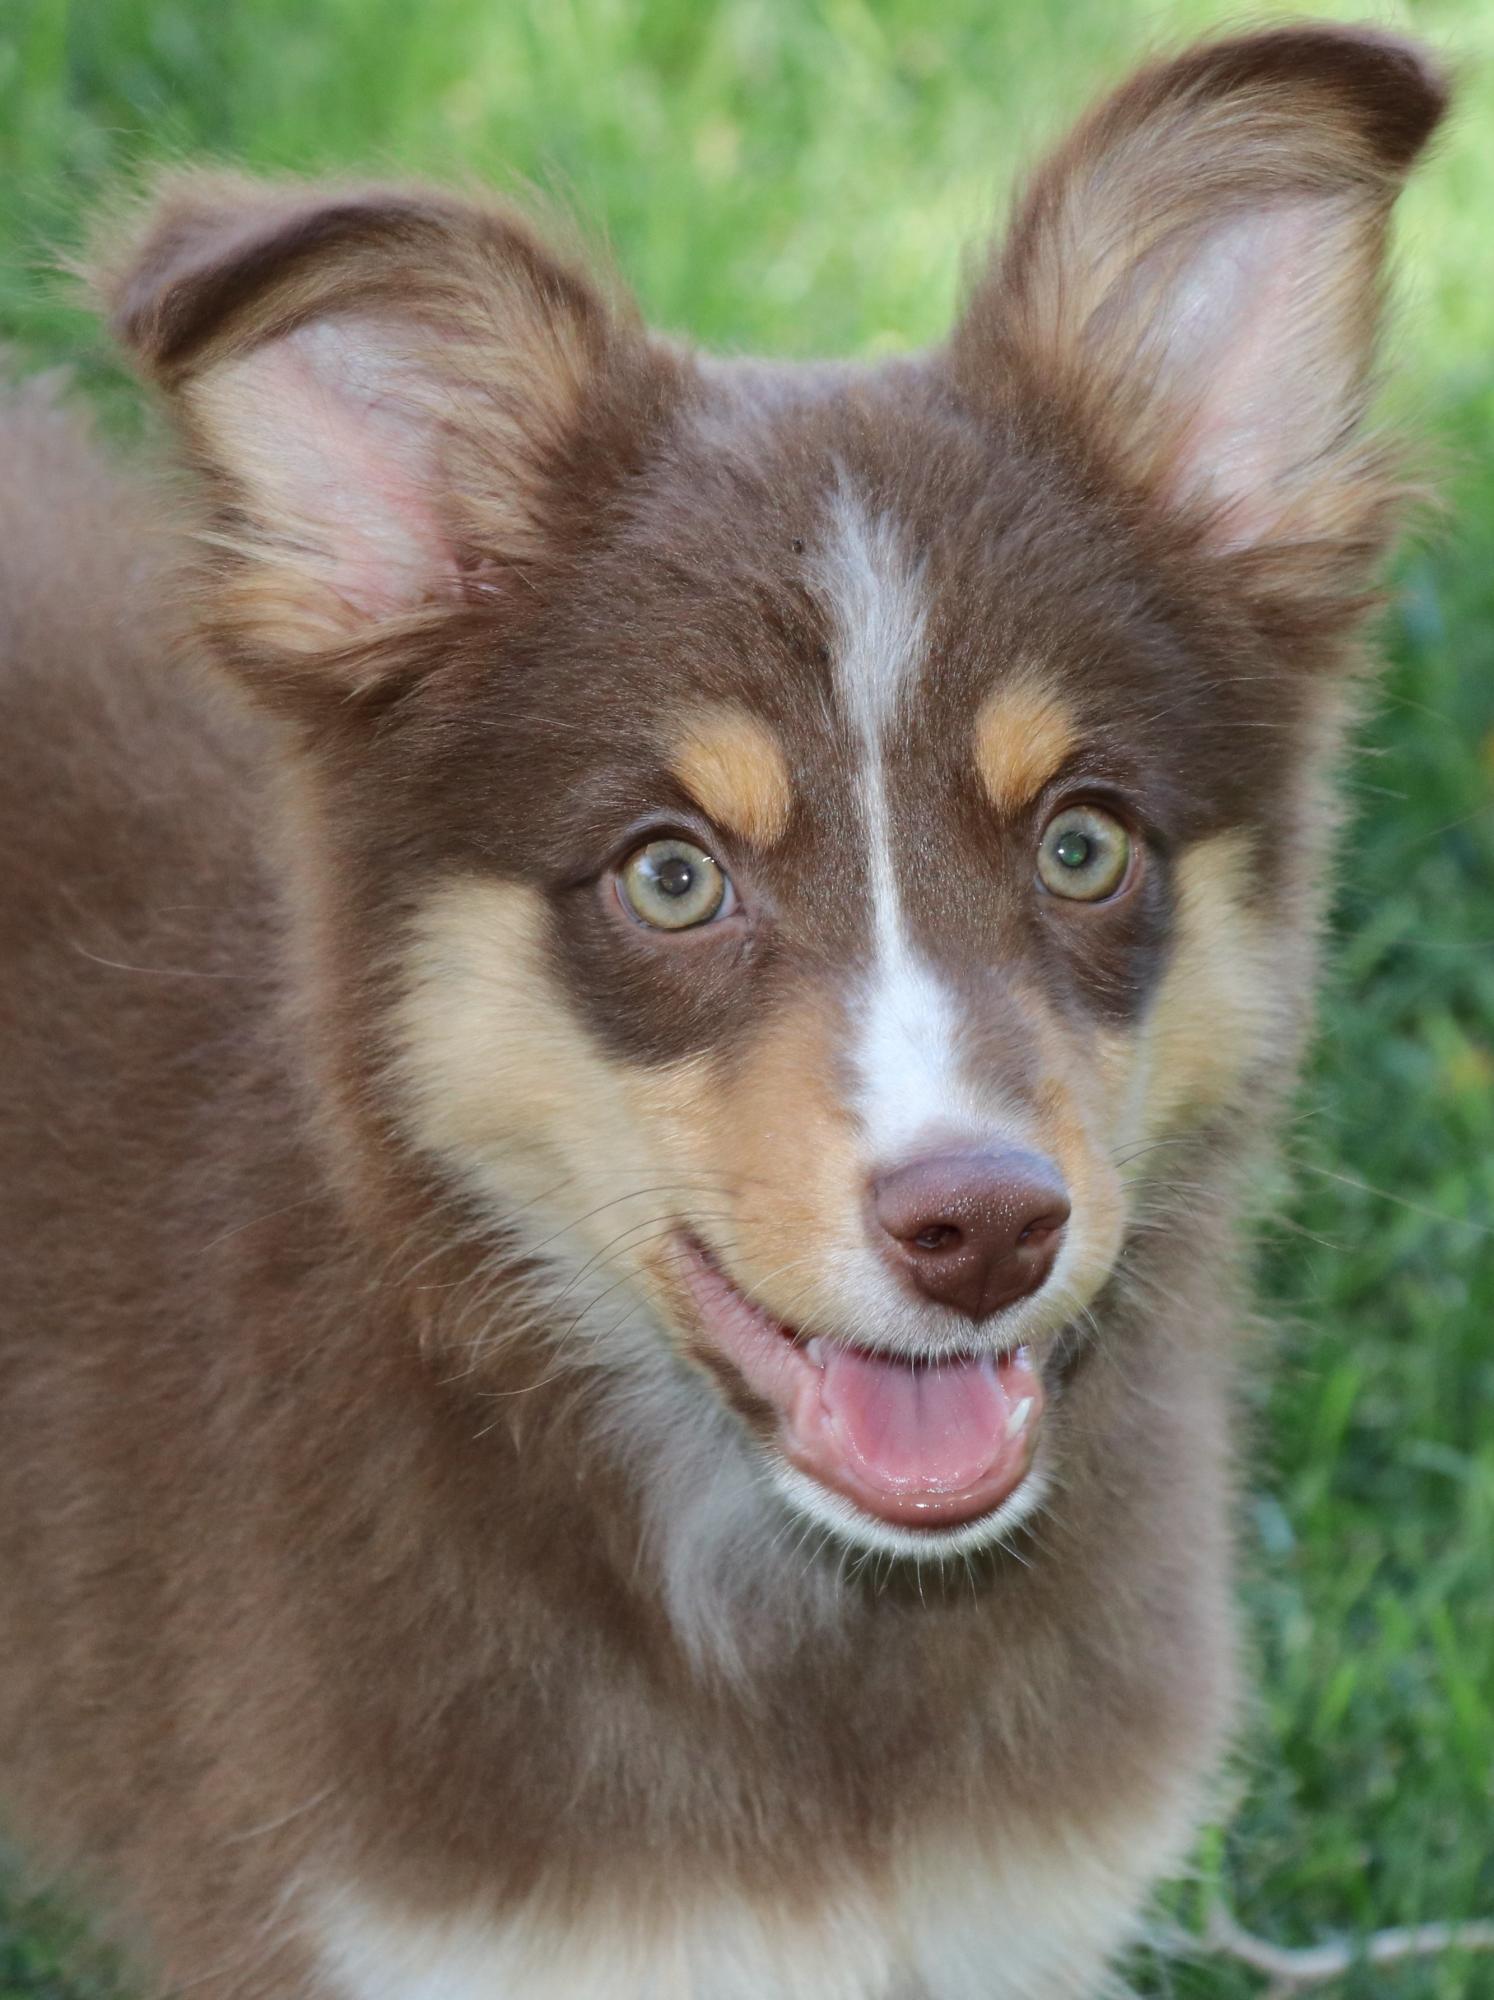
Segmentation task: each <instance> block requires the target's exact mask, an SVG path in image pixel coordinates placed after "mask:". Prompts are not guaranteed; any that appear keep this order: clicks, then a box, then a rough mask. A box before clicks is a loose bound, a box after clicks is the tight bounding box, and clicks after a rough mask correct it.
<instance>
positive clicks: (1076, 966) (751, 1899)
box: [0, 26, 1443, 2000]
mask: <svg viewBox="0 0 1494 2000" xmlns="http://www.w3.org/2000/svg"><path fill="white" fill-rule="evenodd" d="M1442 108H1443V87H1442V84H1441V81H1440V79H1439V77H1438V75H1437V73H1436V71H1435V69H1434V68H1433V67H1432V66H1431V65H1430V63H1429V62H1428V60H1427V59H1426V58H1425V57H1424V56H1423V55H1422V54H1421V53H1420V52H1419V51H1418V50H1417V49H1415V48H1413V47H1411V46H1410V45H1408V44H1406V43H1404V42H1401V41H1398V40H1395V39H1393V38H1392V37H1390V36H1387V35H1382V34H1378V33H1370V32H1363V33H1361V32H1353V31H1346V30H1342V29H1337V28H1329V27H1310V26H1309V27H1294V28H1289V29H1281V30H1276V31H1272V32H1267V33H1262V34H1259V35H1254V36H1247V37H1245V38H1243V39H1237V40H1230V41H1221V42H1216V43H1211V44H1209V45H1207V46H1204V47H1200V48H1197V49H1194V50H1192V51H1190V52H1188V53H1185V54H1184V55H1182V56H1181V57H1179V58H1177V59H1176V60H1172V61H1166V62H1163V63H1160V64H1158V65H1156V66H1154V67H1151V68H1148V69H1145V70H1143V71H1142V72H1141V73H1140V74H1139V75H1137V76H1135V77H1134V78H1133V79H1132V80H1131V81H1130V82H1129V83H1127V84H1126V85H1125V86H1124V87H1123V88H1122V89H1121V90H1120V91H1119V92H1118V93H1117V94H1116V95H1114V96H1112V97H1111V98H1109V99H1108V100H1107V101H1106V102H1104V103H1102V104H1101V105H1100V106H1099V107H1098V108H1097V109H1096V110H1095V111H1093V112H1092V113H1091V114H1090V115H1089V116H1088V117H1087V118H1086V119H1085V120H1084V121H1083V122H1082V123H1081V124H1080V126H1079V127H1078V129H1077V130H1076V131H1075V132H1074V133H1073V135H1072V136H1071V137H1070V138H1069V139H1068V140H1067V142H1066V143H1065V144H1064V145H1063V146H1062V147H1061V148H1060V149H1059V150H1058V151H1057V152H1056V153H1055V154H1054V156H1053V157H1052V158H1051V159H1050V160H1048V162H1047V163H1046V164H1045V165H1043V166H1041V167H1040V168H1039V169H1038V171H1037V172H1036V173H1035V175H1034V176H1033V177H1032V179H1031V181H1030V184H1029V185H1028V187H1027V189H1026V192H1025V193H1024V195H1023V196H1022V198H1021V200H1020V202H1019V204H1018V206H1017V209H1016V213H1015V217H1014V219H1013V222H1012V224H1011V227H1010V230H1009V231H1008V233H1007V235H1006V237H1005V239H1004V241H1003V242H1002V243H1001V244H1000V246H999V247H998V248H997V249H996V250H995V252H994V253H993V255H992V256H991V257H990V259H989V261H988V262H987V263H986V265H985V267H984V269H983V270H982V271H981V272H980V274H979V275H978V276H977V277H976V279H975V281H974V283H973V286H972V289H971V291H970V294H969V297H968V299H967V301H966V303H965V306H964V309H963V311H962V313H961V315H960V317H959V320H958V323H957V324H956V326H955V328H954V330H953V332H952V333H951V335H950V337H949V339H948V340H947V342H946V343H945V344H944V345H943V346H941V347H939V348H937V349H936V350H934V351H932V352H930V353H926V354H919V355H915V356H912V357H909V358H903V359H897V360H892V361H886V362H882V363H879V364H877V365H876V366H873V367H851V366H841V365H839V364H830V365H822V366H815V367H788V366H779V365H777V364H770V363H758V362H751V361H746V362H730V363H727V362H722V361H717V360H714V359H711V358H709V357H706V356H702V355H699V354H696V353H693V352H690V351H688V350H687V349H685V348H683V347H682V346H680V345H678V344H676V343H674V342H668V341H663V340H660V339H657V338H654V337H651V336H650V335H649V334H648V333H647V332H646V331H645V329H644V328H643V327H642V326H641V325H640V324H639V322H638V319H637V318H636V316H635V314H634V312H633V311H632V309H631V308H630V306H629V305H628V303H627V302H626V300H625V299H623V298H622V297H620V296H619V295H618V294H617V292H616V290H615V289H614V288H613V287H612V285H611V284H610V283H607V282H603V281H600V280H598V279H597V278H596V277H595V276H592V275H589V274H588V272H587V271H586V270H585V269H584V268H583V267H582V265H581V264H580V263H579V262H578V261H577V260H576V259H575V258H573V257H572V256H571V255H570V254H569V253H561V252H558V251H556V250H555V249H553V248H550V247H547V246H546V244H545V243H544V242H543V241H542V240H541V238H540V237H539V235H537V234H536V233H535V232H534V230H533V229H532V228H531V227H530V226H529V225H528V224H527V223H526V222H525V221H524V220H522V219H521V218H520V217H518V216H517V215H515V214H513V213H512V212H510V211H509V210H507V209H506V208H503V207H501V206H497V205H490V204H487V203H483V202H481V201H472V200H467V199H460V198H456V197H453V196H450V195H446V194H442V193H439V192H434V191H429V190H426V189H422V188H412V187H366V186H358V187H326V186H283V185H282V186H265V185H260V184H256V183H253V182H250V181H239V180H235V179H232V178H222V177H217V176H211V177H199V176H196V175H191V174H185V175H183V174H177V175H173V176H171V177H169V178H168V179H167V180H166V181H165V182H164V184H163V185H161V186H160V187H159V188H158V190H157V192H156V194H155V196H154V198H153V201H152V202H151V204H150V206H149V208H148V212H147V213H146V214H145V215H144V217H143V218H136V219H135V220H134V221H133V222H132V223H130V224H129V225H128V226H127V227H116V228H114V229H113V230H110V231H107V232H105V234H104V239H103V241H102V243H101V245H100V247H99V249H98V251H97V254H96V257H95V260H94V263H93V267H92V271H93V281H94V283H95V286H96V288H97V291H98V294H99V295H100V296H101V298H102V299H103V300H104V301H105V302H106V304H107V308H108V310H109V312H110V314H111V316H112V323H113V326H114V329H115V331H116V333H117V335H118V337H119V339H120V341H121V342H122V343H123V345H124V347H125V349H126V350H127V351H128V352H129V354H130V355H131V356H132V357H133V358H134V360H135V362H136V363H137V364H138V366H139V368H140V370H141V371H142V372H143V374H144V375H146V376H147V377H148V378H149V379H150V380H151V381H153V382H154V383H155V384H157V385H158V386H159V388H160V389H161V390H162V391H163V392H164V395H165V396H166V398H167V399H168V400H169V402H170V404H171V407H172V409H173V412H174V415H175V418H176V427H177V431H178V434H179V436H180V439H181V441H182V452H183V458H184V461H185V463H186V465H187V467H188V476H187V477H186V478H185V479H184V480H183V481H181V482H180V483H179V486H178V488H177V489H175V490H174V492H173V494H172V496H171V497H168V496H167V494H166V493H165V492H164V491H163V490H162V489H161V487H160V486H159V483H157V484H156V485H152V484H150V483H148V482H145V481H143V480H137V479H136V478H135V477H134V476H132V475H130V474H128V473H120V472H116V471H113V470H111V469H110V468H109V467H108V466H107V465H106V464H105V463H103V462H102V461H101V459H100V457H99V456H98V455H97V454H96V452H95V450H94V449H93V448H92V447H91V446H90V445H89V444H88V442H87V441H86V439H84V438H83V437H82V436H81V435H80V433H79V431H78V430H77V429H76V428H75V427H74V426H73V425H72V424H71V423H70V422H69V421H68V420H66V419H65V418H64V417H63V416H61V415H59V414H58V413H57V412H56V411H55V410H52V409H50V408H48V407H47V405H46V403H45V401H44V399H42V398H40V397H39V396H32V397H31V398H29V399H28V398H26V397H24V396H23V397H21V398H19V399H17V400H15V401H13V402H12V404H11V406H10V408H9V410H8V413H7V414H6V415H5V417H4V419H3V493H0V578H3V595H0V617H3V626H0V637H3V651H4V674H3V681H0V711H3V726H0V740H3V759H4V769H5V777H4V784H3V790H0V807H3V815H4V819H3V824H4V830H5V831H4V842H5V854H6V866H5V871H4V888H3V892H0V1033H3V1049H4V1057H3V1069H0V1106H3V1109H0V1186H3V1227H0V1264H3V1272H4V1282H3V1307H0V1322H3V1326H0V1330H3V1341H0V1424H3V1430H0V1436H3V1445H0V1604H3V1621H0V1774H3V1775H0V1790H3V1796H4V1811H5V1814H6V1817H7V1820H8V1823H10V1824H11V1825H12V1826H13V1828H14V1829H15V1830H16V1831H17V1832H18V1833H19V1834H20V1835H21V1836H22V1838H23V1840H24V1842H25V1843H26V1845H27V1847H28V1849H29V1850H30V1852H32V1853H33V1854H34V1855H35V1856H36V1857H37V1858H38V1860H39V1862H40V1864H41V1865H42V1866H43V1867H45V1868H49V1869H53V1870H57V1871H61V1872H62V1873H64V1874H65V1875H66V1876H68V1877H69V1878H71V1879H72V1880H73V1881H74V1882H75V1883H77V1884H80V1885H81V1886H82V1889H83V1892H84V1893H85V1894H86V1895H87V1896H88V1897H89V1898H91V1899H92V1900H93V1901H95V1902H96V1903H97V1904H98V1906H99V1907H100V1908H102V1909H104V1910H106V1911H108V1912H110V1913H111V1915H112V1921H113V1922H114V1924H115V1925H116V1927H117V1928H118V1930H119V1932H120V1933H121V1934H122V1936H123V1937H124V1938H125V1939H126V1940H127V1943H128V1945H129V1947H130V1949H131V1950H132V1951H133V1952H134V1953H135V1954H136V1955H137V1960H138V1963H139V1965H140V1966H141V1967H142V1968H143V1976H144V1977H146V1978H147V1979H148V1980H150V1981H152V1982H154V1984H153V1988H152V1990H155V1991H160V1992H163V1993H177V1992H182V1993H191V1994H192V1995H194V1996H197V2000H305V1996H325V2000H913V1997H914V1996H917V2000H1060V1996H1088V1995H1093V1994H1096V1993H1099V1992H1101V1991H1102V1990H1104V1989H1105V1987H1106V1983H1107V1980H1108V1979H1109V1977H1110V1974H1109V1972H1108V1970H1107V1968H1109V1967H1110V1966H1111V1964H1112V1962H1113V1959H1114V1956H1115V1954H1116V1952H1117V1951H1118V1950H1119V1949H1120V1948H1121V1947H1123V1945H1124V1944H1125V1942H1126V1940H1127V1938H1128V1936H1129V1935H1130V1934H1132V1932H1133V1928H1134V1923H1135V1919H1136V1915H1137V1912H1138V1909H1139V1907H1140V1906H1141V1904H1142V1902H1143V1899H1144V1897H1145V1895H1146V1892H1147V1890H1148V1887H1149V1885H1151V1884H1152V1883H1153V1882H1154V1880H1155V1879H1156V1878H1157V1877H1158V1875H1159V1874H1160V1873H1161V1872H1162V1871H1165V1870H1166V1869H1168V1868H1169V1867H1171V1866H1173V1865H1174V1864H1175V1863H1176V1862H1177V1861H1178V1859H1179V1857H1180V1856H1181V1855H1182V1853H1183V1852H1184V1850H1185V1848H1186V1845H1187V1842H1188V1840H1189V1837H1190V1833H1191V1831H1192V1829H1193V1827H1194V1826H1195V1824H1196V1822H1197V1818H1198V1816H1199V1814H1200V1812H1201V1811H1202V1810H1204V1809H1205V1808H1206V1806H1207V1803H1208V1784H1209V1778H1210V1774H1211V1772H1212V1771H1213V1770H1214V1768H1215V1766H1216V1762H1217V1759H1218V1756H1219V1754H1220V1750H1221V1745H1222V1743H1223V1740H1224V1738H1225V1736H1226V1733H1227V1730H1228V1726H1229V1720H1230V1713H1231V1677H1232V1676H1231V1651H1232V1648H1231V1638H1230V1610H1229V1605H1230V1596H1231V1586H1230V1534H1229V1513H1230V1487H1231V1442H1230V1440H1231V1433H1232V1430H1233V1427H1234V1420H1233V1417H1232V1401H1233V1395H1232V1387H1231V1383H1232V1377H1233V1376H1234V1375H1235V1373H1236V1372H1237V1369H1238V1357H1239V1349H1240V1341H1241V1335H1242V1327H1243V1325H1244V1322H1245V1318H1246V1309H1245V1306H1244V1304H1243V1299H1242V1289H1241V1284H1240V1277H1239V1268H1238V1267H1239V1264H1240V1255H1239V1252H1238V1248H1237V1244H1236V1234H1237V1227H1238V1220H1239V1217H1240V1215H1241V1212H1242V1196H1243V1186H1244V1182H1245V1179H1246V1177H1247V1175H1249V1174H1251V1173H1252V1172H1253V1171H1254V1169H1255V1168H1256V1166H1257V1165H1258V1162H1259V1158H1260V1152H1261V1143H1262V1140H1263V1138H1264V1136H1265V1135H1266V1133H1267V1131H1268V1128H1269V1125H1270V1122H1271V1117H1272V1113H1273V1110H1274V1108H1275V1107H1276V1106H1277V1105H1278V1104H1279V1102H1280V1100H1281V1097H1282V1094H1283V1088H1284V1086H1285V1085H1286V1084H1287V1083H1288V1081H1289V1080H1290V1077H1291V1074H1292V1069H1293V1064H1294V1060H1295V1056H1296V1052H1297V1048H1298V1043H1299V1040H1300V1038H1301V1032H1302V1026H1303V1019H1304V1013H1305V1010H1306V1004H1307V998H1308V989H1309V984H1310V979H1311V971H1312V958H1313V930H1314V925H1315V921H1316V918H1317V914H1318V910H1319V906H1320V901H1321V893H1322V881H1323V869H1324V850H1325V845H1326V842H1327V838H1328V833H1329V829H1330V827H1331V824H1332V818H1333V813H1332V808H1331V804H1330V803H1329V786H1330V778H1331V772H1332V768H1333V764H1334V760H1335V757H1336V754H1337V752H1338V749H1339V746H1340V743H1341V739H1342V735H1343V728H1344V720H1345V716H1346V714H1347V713H1348V711H1349V710H1350V708H1351V706H1352V702H1351V699H1350V687H1351V683H1352V681H1353V678H1354V672H1355V668H1356V665H1357V663H1358V659H1359V652H1358V649H1357V646H1356V631H1357V628H1358V626H1359V624H1360V622H1361V614H1362V612H1363V611H1364V609H1365V606H1366V604H1367V603H1368V602H1369V589H1370V584H1371V580H1372V572H1373V569H1374V565H1375V563H1376V561H1377V559H1378V558H1379V556H1380V555H1381V552H1382V550H1383V548H1384V545H1385V543H1386V540H1387V536H1388V534H1389V531H1390V528H1391V525H1392V520H1393V516H1394V514H1395V509H1396V503H1397V500H1398V499H1399V497H1400V494H1401V492H1402V490H1403V487H1404V483H1405V482H1404V479H1403V477H1402V475H1401V472H1400V471H1399V469H1398V466H1397V461H1396V459H1395V457H1394V455H1393V453H1392V452H1391V451H1390V450H1389V449H1388V448H1387V445H1386V444H1385V442H1384V440H1383V439H1380V438H1378V437H1376V436H1372V435H1370V434H1369V433H1368V432H1367V431H1366V429H1365V428H1364V425H1363V421H1362V420H1363V417H1364V413H1365V405H1366V401H1367V397H1368V393H1369V389H1370V386H1371V370H1372V358H1373V347H1374V336H1375V325H1376V318H1377V308H1378V306H1379V303H1380V295H1381V287H1382V258H1383V251H1384V246H1385V233H1386V223H1387V218H1388V215H1389V212H1390V209H1391V206H1392V203H1393V201H1394V198H1395V196H1396V193H1397V190H1398V189H1399V187H1400V186H1401V183H1402V180H1403V178H1404V176H1405V174H1406V172H1407V170H1408V168H1409V167H1410V166H1411V164H1412V162H1413V161H1414V160H1415V158H1416V156H1417V155H1418V153H1419V152H1420V151H1421V149H1422V147H1423V145H1424V144H1425V142H1426V140H1427V138H1428V136H1429V134H1430V133H1431V131H1432V129H1433V127H1434V126H1435V125H1436V123H1437V120H1438V117H1439V115H1440V113H1441V111H1442Z"/></svg>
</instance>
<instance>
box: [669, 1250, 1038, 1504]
mask: <svg viewBox="0 0 1494 2000" xmlns="http://www.w3.org/2000/svg"><path fill="white" fill-rule="evenodd" d="M679 1247H680V1253H681V1254H680V1260H679V1261H680V1267H681V1269H682V1271H683V1276H684V1281H685V1282H684V1287H683V1289H684V1291H685V1293H686V1294H687V1296H688V1299H689V1303H690V1305H691V1307H692V1308H693V1310H692V1312H691V1317H692V1319H693V1320H694V1321H695V1327H696V1331H697V1333H698V1335H699V1336H700V1337H702V1338H703V1339H704V1340H705V1342H706V1343H707V1344H708V1345H709V1348H710V1350H711V1353H712V1356H713V1357H714V1358H716V1359H718V1360H724V1361H725V1362H726V1363H727V1364H728V1366H729V1367H730V1368H731V1369H732V1371H733V1373H734V1374H735V1375H736V1376H737V1377H738V1378H739V1379H740V1380H741V1381H742V1382H743V1383H744V1384H745V1386H746V1387H747V1388H748V1389H749V1390H750V1391H751V1392H752V1394H753V1395H754V1396H755V1397H756V1398H757V1399H758V1400H759V1401H760V1402H762V1403H765V1404H766V1405H768V1406H769V1407H770V1408H771V1409H773V1410H774V1411H775V1413H776V1415H777V1418H778V1429H777V1436H776V1439H775V1443H776V1447H777V1449H778V1451H779V1452H780V1453H781V1454H782V1456H783V1458H784V1459H785V1460H786V1461H787V1463H788V1464H789V1465H791V1466H793V1467H794V1468H795V1469H796V1470H797V1471H798V1472H800V1473H801V1474H804V1475H807V1476H808V1477H809V1478H810V1479H812V1480H814V1481H815V1482H816V1483H817V1484H819V1485H821V1486H823V1487H825V1488H827V1489H828V1490H829V1491H830V1492H832V1493H834V1494H836V1495H837V1496H839V1498H840V1499H841V1500H842V1501H846V1500H849V1501H851V1502H852V1503H853V1504H854V1505H855V1506H856V1508H857V1509H858V1510H859V1511H861V1512H862V1513H865V1514H867V1515H870V1516H871V1517H873V1518H874V1519H876V1520H879V1521H882V1522H886V1523H889V1524H893V1525H896V1526H898V1527H901V1528H915V1529H916V1528H920V1527H924V1528H930V1529H939V1528H948V1527H950V1526H954V1525H959V1524H962V1523H965V1522H969V1521H973V1520H978V1519H979V1518H980V1517H981V1516H982V1515H984V1514H989V1513H992V1512H994V1511H996V1510H997V1509H998V1508H1000V1507H1001V1506H1003V1505H1004V1504H1005V1503H1006V1502H1007V1501H1008V1500H1009V1499H1010V1498H1011V1496H1012V1494H1013V1493H1014V1492H1015V1491H1016V1489H1017V1488H1018V1486H1020V1485H1021V1484H1022V1482H1023V1480H1024V1479H1025V1478H1026V1476H1027V1474H1028V1472H1029V1471H1030V1470H1031V1466H1032V1462H1033V1456H1034V1452H1035V1445H1036V1433H1037V1430H1038V1424H1039V1421H1040V1418H1041V1414H1042V1408H1043V1402H1044V1390H1043V1385H1042V1382H1041V1380H1040V1378H1039V1376H1038V1375H1037V1373H1036V1371H1035V1370H1034V1368H1033V1366H1032V1363H1031V1359H1030V1357H1029V1356H1028V1354H1027V1352H1026V1350H1025V1349H1021V1348H1016V1349H1007V1350H1006V1351H1005V1352H1002V1351H1000V1350H998V1349H997V1348H995V1347H994V1346H993V1347H991V1348H982V1349H980V1350H977V1351H975V1352H967V1353H965V1354H959V1355H945V1356H942V1357H937V1358H936V1357H930V1358H928V1359H923V1358H918V1357H911V1356H908V1355H906V1354H897V1353H891V1352H889V1351H887V1350H885V1349H877V1348H873V1347H859V1346H855V1345H853V1344H851V1343H849V1342H845V1341H841V1340H838V1339H834V1338H833V1337H831V1336H828V1335H808V1336H806V1335H805V1334H804V1333H803V1332H802V1330H799V1329H793V1328H790V1327H788V1326H786V1325H785V1324H784V1323H783V1322H782V1321H780V1320H778V1319H776V1318H774V1317H773V1315H772V1314H770V1313H769V1312H768V1311H767V1310H766V1309H765V1308H764V1307H763V1306H761V1305H759V1304H758V1303H757V1301H756V1300H754V1299H752V1298H751V1297H749V1296H748V1295H747V1294H746V1293H745V1292H744V1291H743V1290H742V1289H741V1287H740V1286H739V1285H737V1284H736V1282H735V1281H734V1280H733V1279H732V1278H731V1277H730V1276H729V1274H728V1273H727V1272H726V1271H724V1270H723V1269H722V1267H721V1264H720V1262H719V1261H718V1259H717V1258H715V1257H714V1256H713V1255H712V1253H711V1252H710V1250H709V1249H708V1248H707V1247H706V1246H705V1245H704V1244H703V1243H701V1242H700V1240H699V1239H698V1238H697V1237H695V1236H694V1235H693V1234H692V1233H690V1232H689V1231H682V1232H681V1238H680V1246H679Z"/></svg>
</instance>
